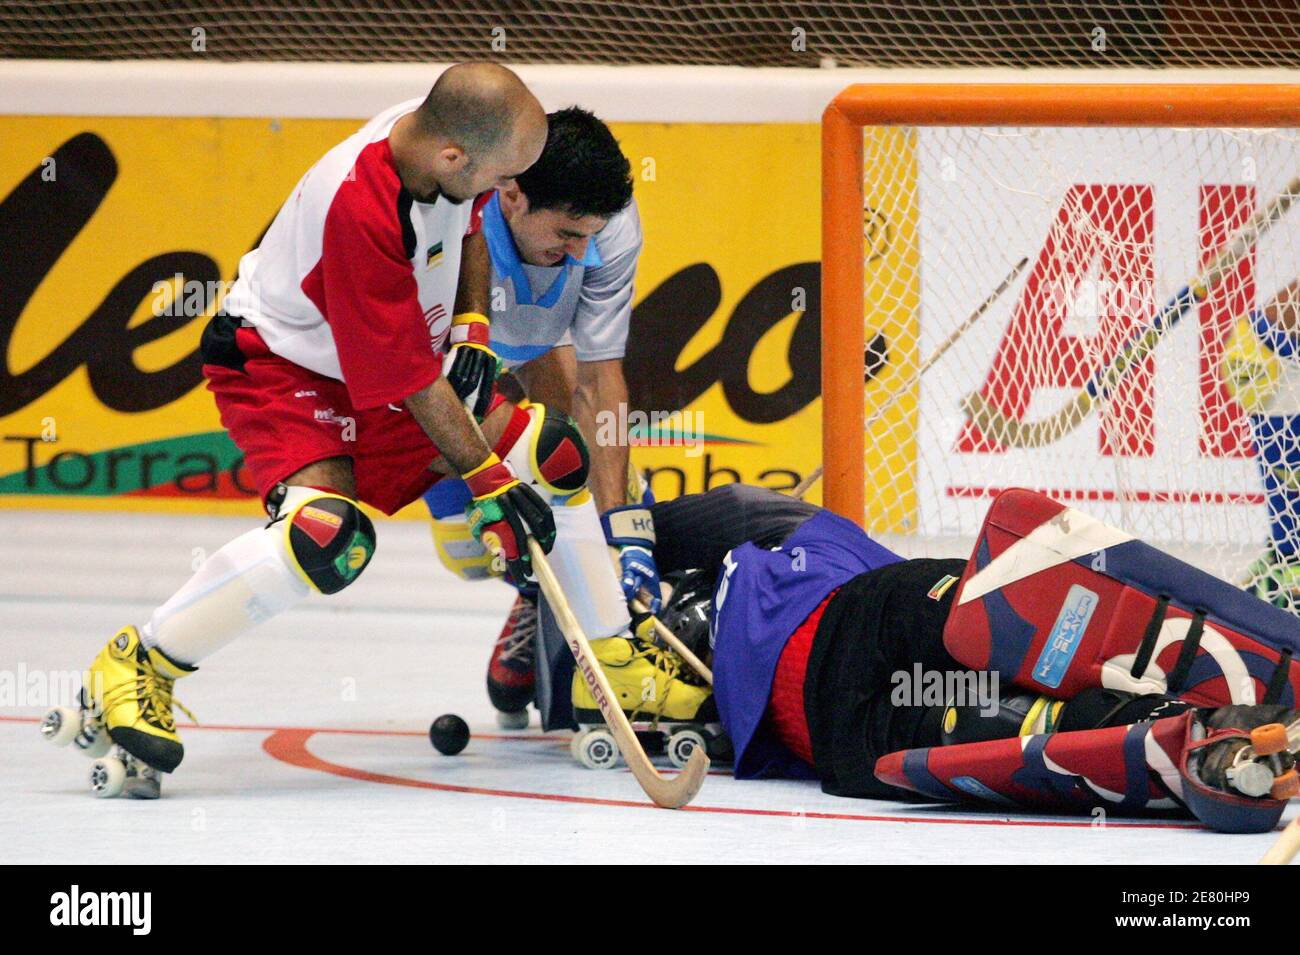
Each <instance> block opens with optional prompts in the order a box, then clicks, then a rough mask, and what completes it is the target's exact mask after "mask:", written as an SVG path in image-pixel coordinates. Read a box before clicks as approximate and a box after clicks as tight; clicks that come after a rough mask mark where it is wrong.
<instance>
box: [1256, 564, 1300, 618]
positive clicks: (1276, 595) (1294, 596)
mask: <svg viewBox="0 0 1300 955" xmlns="http://www.w3.org/2000/svg"><path fill="white" fill-rule="evenodd" d="M1247 573H1248V574H1249V575H1250V583H1249V584H1247V585H1246V589H1247V590H1249V591H1250V592H1251V593H1253V594H1254V595H1255V596H1256V597H1258V598H1259V599H1260V600H1267V601H1268V602H1269V603H1271V604H1272V605H1273V606H1274V607H1281V608H1282V609H1283V610H1285V611H1287V612H1288V613H1293V614H1296V615H1297V616H1300V564H1297V563H1289V562H1287V561H1285V560H1283V559H1281V558H1280V557H1278V555H1277V554H1276V553H1274V552H1273V550H1272V548H1270V549H1269V550H1268V552H1267V553H1265V554H1264V555H1263V556H1262V557H1260V558H1259V559H1258V560H1256V561H1255V562H1254V563H1252V564H1251V565H1250V567H1249V568H1248V569H1247Z"/></svg>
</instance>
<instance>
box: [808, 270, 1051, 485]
mask: <svg viewBox="0 0 1300 955" xmlns="http://www.w3.org/2000/svg"><path fill="white" fill-rule="evenodd" d="M1028 264H1029V257H1028V256H1025V257H1022V258H1021V260H1020V261H1019V262H1017V263H1016V264H1015V265H1014V266H1012V268H1011V271H1010V272H1008V273H1007V276H1006V278H1004V279H1003V280H1002V281H1001V282H1000V283H998V287H997V288H995V289H994V290H993V291H992V292H989V294H988V296H987V297H986V298H985V299H984V301H982V302H980V304H979V306H978V307H977V308H976V309H975V311H973V312H971V313H970V314H969V315H967V316H966V320H965V321H964V322H962V323H961V324H960V325H958V326H957V327H956V328H955V329H953V331H952V334H950V335H949V336H948V337H947V338H945V339H944V340H943V341H942V342H940V343H939V347H937V348H936V349H935V350H934V351H933V352H931V353H930V357H929V358H927V359H926V360H925V361H923V362H921V365H920V367H919V368H917V369H916V371H914V372H912V374H911V375H909V376H908V378H907V380H906V381H904V382H903V384H902V385H900V386H899V387H898V388H897V389H896V390H895V391H894V393H893V394H892V395H890V397H889V400H887V401H886V402H885V403H884V404H883V405H881V406H880V407H879V408H877V409H876V410H875V411H874V412H872V414H871V417H870V418H868V419H867V420H866V423H865V424H864V425H863V426H862V428H863V430H864V431H865V430H866V429H867V428H870V427H871V426H872V425H873V424H875V423H876V422H877V421H879V420H880V419H881V417H882V416H883V415H884V413H885V412H886V411H888V410H889V409H890V408H892V407H893V406H894V404H895V403H896V402H897V401H898V399H899V398H901V397H902V396H903V394H904V393H905V392H906V391H908V390H909V389H911V388H912V387H914V386H915V385H916V383H917V382H918V381H920V380H921V376H922V375H924V374H925V373H926V372H927V371H929V370H930V367H931V366H932V365H933V364H934V363H935V362H937V361H938V360H939V359H940V358H942V357H943V356H944V354H945V353H946V352H947V351H948V349H949V348H951V347H952V346H953V345H955V344H957V339H959V338H961V336H962V335H964V334H966V333H967V332H968V331H970V328H971V326H972V325H974V324H975V323H976V322H978V321H979V320H980V319H981V318H983V317H984V313H985V312H987V311H988V310H989V309H990V308H992V307H993V304H994V303H995V302H996V301H997V300H998V299H999V298H1001V297H1002V295H1003V293H1004V292H1006V290H1007V289H1009V288H1010V287H1011V284H1012V283H1013V282H1014V281H1015V280H1016V278H1017V277H1018V276H1019V275H1020V273H1021V272H1022V271H1023V270H1024V268H1025V266H1026V265H1028ZM821 476H822V467H821V465H818V466H817V467H816V468H815V469H814V470H813V472H812V473H811V474H809V475H808V476H807V477H806V478H804V479H803V480H802V481H800V482H799V483H798V484H796V485H795V487H794V490H793V491H791V492H790V496H791V497H794V498H796V499H799V500H802V499H803V496H804V495H805V494H807V493H808V489H809V488H810V487H812V486H813V485H814V484H816V483H817V481H818V479H820V478H821Z"/></svg>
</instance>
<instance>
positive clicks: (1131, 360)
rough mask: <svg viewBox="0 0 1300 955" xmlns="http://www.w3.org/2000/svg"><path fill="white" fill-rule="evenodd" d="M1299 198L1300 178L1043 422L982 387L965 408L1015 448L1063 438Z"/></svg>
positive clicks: (989, 431)
mask: <svg viewBox="0 0 1300 955" xmlns="http://www.w3.org/2000/svg"><path fill="white" fill-rule="evenodd" d="M1297 199H1300V178H1296V179H1293V180H1291V182H1290V183H1289V184H1288V185H1287V187H1286V189H1285V190H1283V191H1282V192H1281V193H1280V194H1279V195H1278V196H1277V197H1276V198H1275V199H1273V201H1272V202H1270V203H1269V204H1268V205H1266V206H1265V207H1264V208H1262V209H1260V210H1259V211H1258V212H1256V213H1255V214H1254V215H1253V216H1251V217H1250V219H1249V220H1247V222H1246V223H1245V225H1243V226H1242V227H1241V228H1240V229H1238V230H1237V233H1236V235H1234V236H1233V237H1232V239H1231V240H1230V241H1229V242H1227V243H1225V244H1224V245H1223V247H1222V248H1220V250H1219V252H1218V253H1217V254H1216V255H1215V256H1214V258H1213V259H1212V260H1211V261H1210V264H1209V265H1208V266H1206V267H1205V269H1204V270H1202V272H1201V273H1200V274H1199V275H1198V276H1196V278H1194V279H1192V281H1191V282H1190V283H1188V284H1187V285H1186V286H1184V287H1183V289H1182V290H1181V291H1179V292H1178V294H1177V295H1175V296H1174V297H1173V298H1171V299H1170V300H1169V302H1168V303H1167V304H1166V305H1165V307H1164V308H1162V309H1161V310H1160V311H1159V313H1157V315H1156V317H1155V318H1154V319H1153V320H1152V322H1151V324H1150V325H1148V326H1147V327H1146V328H1145V329H1143V330H1142V331H1141V332H1139V333H1138V334H1136V335H1134V336H1133V337H1132V338H1130V339H1129V340H1128V341H1127V342H1126V343H1125V344H1124V345H1123V347H1121V348H1120V350H1119V353H1118V354H1116V356H1115V357H1114V358H1113V359H1111V361H1110V362H1108V363H1107V364H1106V365H1105V366H1103V367H1101V368H1098V369H1097V370H1096V371H1094V372H1093V373H1092V374H1091V375H1089V376H1088V380H1087V381H1086V382H1085V383H1084V385H1083V388H1082V389H1081V390H1080V391H1079V393H1078V394H1077V395H1075V396H1074V397H1073V398H1072V399H1070V401H1069V402H1068V403H1067V404H1066V405H1065V406H1064V407H1063V408H1061V410H1060V411H1057V412H1056V413H1055V414H1053V415H1051V416H1049V417H1047V418H1043V419H1042V420H1040V421H1020V420H1017V419H1015V418H1011V417H1008V416H1007V415H1005V414H1003V413H1002V412H1001V411H1000V410H998V409H997V408H996V407H994V405H993V404H992V403H991V402H990V401H989V400H988V399H987V398H985V397H984V396H983V395H982V394H980V393H979V392H978V391H977V392H973V393H971V394H970V395H967V396H966V399H965V401H963V402H962V410H963V411H964V412H965V413H966V416H967V417H968V418H969V419H970V420H971V422H972V423H974V425H975V426H976V427H977V428H979V429H980V431H982V432H984V434H986V435H990V436H992V437H994V439H995V440H996V441H997V442H998V443H999V444H1003V445H1007V446H1009V447H1013V448H1040V447H1042V446H1043V445H1046V444H1051V443H1052V442H1053V441H1057V440H1060V439H1061V438H1062V437H1064V436H1065V435H1066V434H1068V433H1069V432H1071V431H1073V430H1074V429H1075V428H1077V427H1078V426H1079V425H1080V424H1081V423H1082V422H1083V419H1084V418H1086V417H1087V416H1088V413H1089V412H1090V411H1091V410H1092V408H1093V406H1094V405H1096V404H1097V403H1098V402H1100V401H1104V400H1105V399H1106V398H1108V397H1110V394H1111V392H1112V391H1113V390H1114V389H1115V388H1116V386H1118V385H1119V384H1120V382H1122V381H1123V380H1124V378H1125V376H1127V375H1128V373H1129V372H1130V371H1131V370H1132V369H1133V368H1135V367H1137V366H1138V365H1140V364H1141V363H1142V362H1143V361H1145V360H1146V358H1147V356H1148V355H1150V354H1151V352H1152V351H1153V350H1154V349H1155V347H1156V345H1158V344H1159V343H1160V339H1161V338H1163V337H1164V335H1165V333H1166V332H1167V331H1169V329H1171V328H1173V327H1174V326H1175V325H1177V324H1178V322H1179V321H1180V320H1181V319H1182V317H1183V316H1184V315H1185V314H1186V313H1187V312H1188V311H1189V310H1190V309H1191V307H1192V306H1193V305H1194V304H1196V303H1197V302H1202V301H1204V300H1205V298H1206V297H1207V296H1208V295H1209V294H1210V290H1211V289H1212V288H1214V286H1215V285H1217V284H1218V283H1219V281H1220V280H1221V279H1222V278H1223V277H1224V276H1225V275H1226V274H1227V273H1228V272H1230V271H1232V270H1233V269H1234V268H1236V267H1237V264H1238V263H1239V262H1240V261H1241V260H1242V258H1244V257H1245V256H1246V255H1248V254H1249V253H1250V250H1251V247H1252V246H1253V245H1254V244H1255V241H1256V240H1257V239H1259V237H1260V236H1262V235H1263V234H1264V233H1265V232H1267V231H1268V230H1269V229H1270V228H1271V227H1272V226H1273V224H1274V223H1275V222H1277V221H1278V220H1279V219H1281V218H1282V216H1283V215H1285V214H1286V212H1287V210H1288V209H1290V208H1291V206H1292V205H1294V204H1295V202H1296V200H1297Z"/></svg>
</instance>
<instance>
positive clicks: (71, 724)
mask: <svg viewBox="0 0 1300 955" xmlns="http://www.w3.org/2000/svg"><path fill="white" fill-rule="evenodd" d="M79 732H81V711H80V710H74V709H72V708H71V707H68V706H56V707H54V709H52V710H50V711H49V712H48V713H46V714H45V719H43V720H41V736H43V737H45V740H46V741H47V742H50V743H53V744H54V745H55V746H67V745H68V744H69V743H71V742H72V741H73V740H74V739H76V738H77V734H78V733H79Z"/></svg>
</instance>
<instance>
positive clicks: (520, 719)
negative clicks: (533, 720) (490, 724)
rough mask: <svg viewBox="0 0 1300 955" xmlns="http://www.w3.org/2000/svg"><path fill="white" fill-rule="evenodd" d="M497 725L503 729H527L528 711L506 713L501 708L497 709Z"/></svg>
mask: <svg viewBox="0 0 1300 955" xmlns="http://www.w3.org/2000/svg"><path fill="white" fill-rule="evenodd" d="M497 726H499V727H501V728H502V729H503V730H526V729H528V711H527V710H519V711H517V712H515V713H506V712H505V711H503V710H497Z"/></svg>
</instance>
